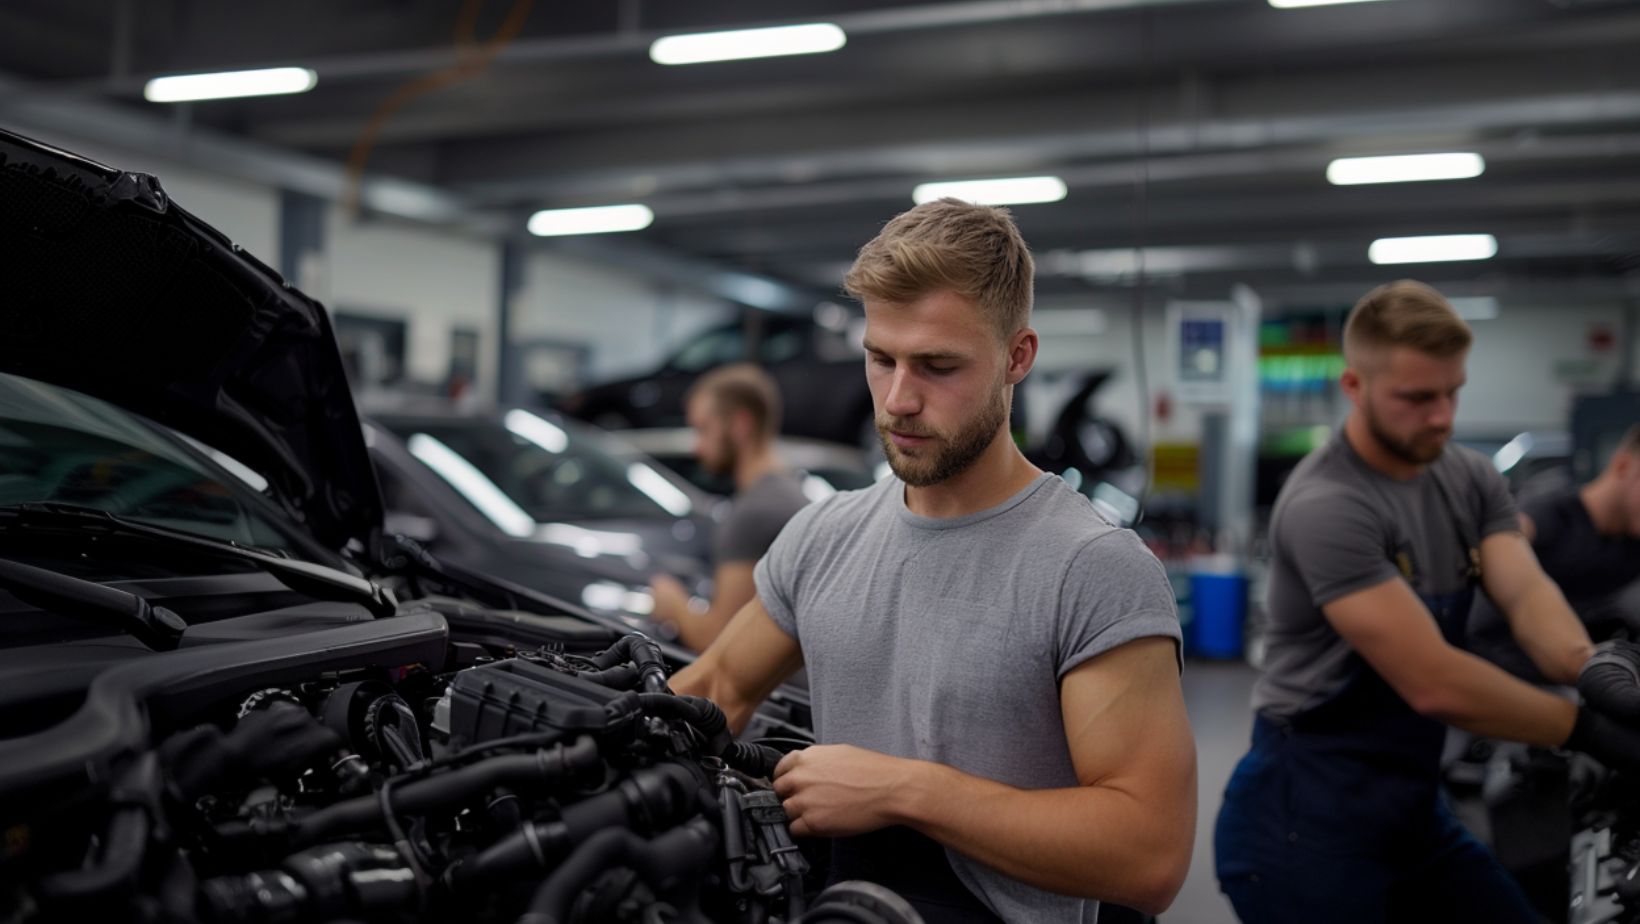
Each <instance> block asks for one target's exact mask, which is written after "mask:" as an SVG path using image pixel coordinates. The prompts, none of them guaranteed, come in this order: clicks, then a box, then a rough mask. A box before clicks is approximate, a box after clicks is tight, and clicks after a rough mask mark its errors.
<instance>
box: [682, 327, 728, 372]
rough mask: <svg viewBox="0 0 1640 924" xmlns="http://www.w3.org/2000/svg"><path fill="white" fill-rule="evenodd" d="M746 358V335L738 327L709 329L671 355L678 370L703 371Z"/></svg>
mask: <svg viewBox="0 0 1640 924" xmlns="http://www.w3.org/2000/svg"><path fill="white" fill-rule="evenodd" d="M745 358H746V335H745V333H744V332H743V331H741V329H740V328H738V327H725V328H719V329H717V330H710V331H707V332H706V333H704V334H701V335H700V336H698V337H696V338H695V339H693V340H691V341H689V342H688V343H686V344H684V345H683V348H682V349H680V350H678V352H677V354H676V355H675V356H673V357H672V368H674V369H677V370H679V371H680V372H704V371H706V370H707V369H711V368H713V367H716V366H721V365H724V364H725V363H734V362H739V361H741V360H743V359H745Z"/></svg>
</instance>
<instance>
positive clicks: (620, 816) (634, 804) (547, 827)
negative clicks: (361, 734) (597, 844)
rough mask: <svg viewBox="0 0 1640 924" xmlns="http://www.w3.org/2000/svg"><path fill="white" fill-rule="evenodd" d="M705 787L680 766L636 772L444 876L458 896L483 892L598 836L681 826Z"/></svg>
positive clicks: (548, 864) (528, 825)
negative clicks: (607, 789) (494, 884)
mask: <svg viewBox="0 0 1640 924" xmlns="http://www.w3.org/2000/svg"><path fill="white" fill-rule="evenodd" d="M704 786H705V778H704V777H703V776H702V775H701V774H700V773H699V771H698V770H691V769H689V768H688V767H685V766H684V765H682V764H660V765H658V766H655V767H649V768H646V769H643V770H638V771H636V772H634V773H633V774H632V775H631V776H629V777H628V778H626V779H625V780H622V781H621V782H620V783H618V784H616V786H615V788H614V789H612V790H610V791H609V792H605V793H599V794H598V795H596V796H591V797H589V798H586V799H582V800H581V801H580V802H577V803H575V804H573V805H570V806H567V807H566V808H565V809H564V810H563V812H562V813H561V814H560V816H559V818H558V820H557V821H550V822H535V823H526V824H524V825H523V826H522V827H521V828H520V829H519V830H518V832H517V833H515V834H511V835H509V836H507V837H504V838H502V839H501V840H499V841H496V842H495V843H494V844H491V845H490V846H489V847H487V848H485V849H484V850H483V851H482V852H480V853H478V854H477V855H475V856H473V857H470V858H468V859H466V860H462V861H459V862H457V863H455V864H453V865H452V866H451V867H450V868H449V869H448V870H447V871H446V872H445V881H446V884H447V885H448V886H449V887H450V889H451V890H452V891H455V892H470V891H474V890H479V889H482V888H483V887H484V886H485V885H486V884H487V883H491V882H495V881H497V880H500V879H505V878H509V877H512V876H519V875H524V874H528V873H539V872H541V871H543V870H547V869H551V868H552V867H553V866H554V865H555V864H556V863H557V862H558V861H559V860H560V859H562V858H563V857H564V856H566V855H567V854H569V853H570V852H571V851H572V850H574V849H575V848H576V847H577V846H579V845H580V844H583V843H585V842H586V840H587V839H588V838H590V837H592V836H593V835H594V834H596V833H598V832H599V831H603V830H607V829H612V828H613V829H620V830H628V831H630V830H634V829H635V830H637V831H639V832H642V833H647V832H650V831H656V830H660V829H662V828H666V827H669V826H671V825H674V824H677V823H678V822H680V821H682V820H683V819H684V818H686V817H688V816H689V815H690V814H691V813H692V812H694V811H695V810H696V808H697V807H698V806H699V804H700V800H699V798H698V795H699V793H700V791H701V789H702V788H703V787H704Z"/></svg>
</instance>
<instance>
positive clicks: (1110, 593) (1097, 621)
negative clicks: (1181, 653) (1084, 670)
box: [1055, 529, 1183, 677]
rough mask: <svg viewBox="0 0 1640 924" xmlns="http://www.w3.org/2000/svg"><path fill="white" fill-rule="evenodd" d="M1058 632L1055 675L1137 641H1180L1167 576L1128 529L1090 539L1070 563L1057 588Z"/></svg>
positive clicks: (1176, 610)
mask: <svg viewBox="0 0 1640 924" xmlns="http://www.w3.org/2000/svg"><path fill="white" fill-rule="evenodd" d="M1058 629H1059V638H1058V648H1059V651H1058V660H1057V663H1056V665H1055V668H1056V671H1057V676H1059V677H1064V676H1065V674H1066V673H1067V672H1069V671H1070V670H1071V669H1072V668H1074V667H1076V666H1077V665H1078V664H1081V663H1082V662H1084V661H1087V660H1088V659H1090V658H1093V657H1095V656H1097V655H1101V654H1103V653H1105V652H1107V651H1110V650H1111V649H1113V648H1115V647H1117V646H1119V645H1122V644H1125V643H1127V642H1131V641H1133V640H1135V639H1140V638H1149V637H1152V636H1162V637H1164V638H1171V639H1173V640H1174V641H1175V642H1181V641H1182V639H1183V636H1182V634H1181V633H1180V631H1179V610H1178V606H1177V605H1176V604H1175V603H1174V601H1173V586H1172V585H1171V584H1169V583H1168V580H1167V572H1165V571H1163V570H1162V563H1161V562H1159V561H1157V560H1156V556H1155V555H1152V554H1151V552H1150V550H1149V549H1147V548H1145V546H1144V543H1142V542H1140V541H1139V537H1138V536H1136V535H1134V534H1133V532H1132V531H1131V530H1126V529H1120V530H1112V531H1111V532H1108V533H1105V534H1103V535H1100V536H1097V537H1095V538H1093V539H1090V540H1089V541H1088V543H1087V545H1085V546H1083V547H1082V549H1081V551H1079V552H1078V553H1077V554H1076V555H1075V557H1073V558H1072V559H1071V562H1070V566H1069V568H1068V570H1067V571H1066V573H1065V579H1064V583H1063V584H1062V585H1061V587H1060V599H1059V627H1058ZM1181 663H1182V662H1181Z"/></svg>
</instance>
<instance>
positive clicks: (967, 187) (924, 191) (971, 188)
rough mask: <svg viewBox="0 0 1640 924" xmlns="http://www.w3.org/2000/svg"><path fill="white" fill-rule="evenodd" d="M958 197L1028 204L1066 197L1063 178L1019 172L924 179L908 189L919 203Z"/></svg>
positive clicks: (984, 202)
mask: <svg viewBox="0 0 1640 924" xmlns="http://www.w3.org/2000/svg"><path fill="white" fill-rule="evenodd" d="M947 197H949V198H952V199H961V200H963V201H964V202H973V203H975V204H977V205H1028V204H1030V203H1033V202H1058V201H1059V200H1061V199H1063V198H1065V181H1064V180H1061V179H1060V178H1059V177H1056V176H1020V177H1011V178H1007V179H996V180H953V181H949V182H939V183H923V184H922V185H920V186H918V187H917V188H916V189H914V190H912V192H911V199H912V201H913V202H916V203H917V204H918V205H922V204H923V203H924V202H933V201H934V200H935V199H944V198H947Z"/></svg>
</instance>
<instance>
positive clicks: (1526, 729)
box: [1412, 648, 1577, 747]
mask: <svg viewBox="0 0 1640 924" xmlns="http://www.w3.org/2000/svg"><path fill="white" fill-rule="evenodd" d="M1412 706H1413V708H1414V709H1417V710H1418V711H1419V712H1421V713H1423V714H1424V715H1427V716H1429V717H1431V718H1434V719H1438V720H1440V721H1442V722H1445V723H1447V724H1449V725H1455V726H1457V727H1458V728H1461V729H1463V730H1464V731H1467V732H1471V733H1473V734H1476V735H1481V736H1483V737H1487V738H1504V739H1508V740H1511V741H1523V742H1525V743H1527V744H1535V745H1538V746H1539V747H1559V746H1560V745H1562V744H1564V743H1565V742H1566V737H1567V736H1568V735H1570V734H1571V733H1572V723H1573V722H1574V721H1576V719H1577V707H1576V705H1575V704H1573V703H1571V702H1568V701H1567V700H1564V699H1561V698H1560V697H1558V696H1555V695H1554V694H1552V693H1546V692H1544V691H1543V690H1540V689H1538V688H1537V687H1534V686H1532V685H1531V684H1529V683H1526V682H1525V681H1523V680H1520V679H1518V678H1516V677H1514V676H1511V675H1510V674H1508V673H1506V672H1505V671H1503V670H1502V669H1500V668H1498V667H1497V666H1495V665H1493V664H1490V663H1488V662H1486V661H1484V660H1482V659H1480V658H1477V657H1476V656H1474V655H1472V654H1470V653H1468V652H1466V651H1460V650H1458V649H1456V648H1454V649H1449V654H1448V656H1447V657H1446V658H1444V659H1443V663H1442V665H1441V668H1440V681H1439V685H1438V686H1436V687H1435V688H1433V690H1432V691H1431V692H1430V694H1429V695H1427V696H1426V697H1425V698H1424V699H1423V700H1422V701H1418V702H1413V703H1412Z"/></svg>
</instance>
